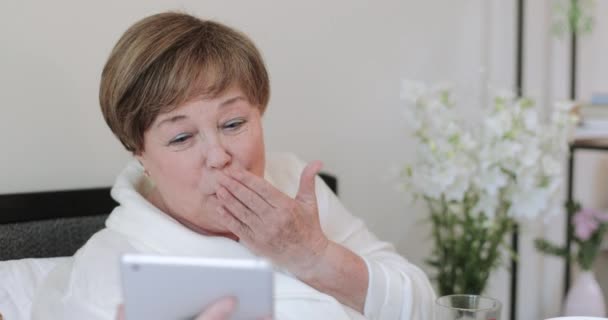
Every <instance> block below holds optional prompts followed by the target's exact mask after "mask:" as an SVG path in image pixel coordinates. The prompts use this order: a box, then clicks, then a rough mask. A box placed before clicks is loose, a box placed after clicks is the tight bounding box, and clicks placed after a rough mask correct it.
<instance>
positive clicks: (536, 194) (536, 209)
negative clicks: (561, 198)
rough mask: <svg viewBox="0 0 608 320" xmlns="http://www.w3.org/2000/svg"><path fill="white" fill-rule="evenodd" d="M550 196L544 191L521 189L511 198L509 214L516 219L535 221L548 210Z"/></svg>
mask: <svg viewBox="0 0 608 320" xmlns="http://www.w3.org/2000/svg"><path fill="white" fill-rule="evenodd" d="M548 196H549V194H548V193H547V190H544V189H528V190H526V189H520V190H517V192H515V193H514V194H513V197H512V198H511V201H512V202H511V207H510V208H509V212H508V214H509V215H510V216H512V217H515V218H520V219H522V218H524V219H528V220H534V219H536V217H537V216H538V215H539V214H540V213H541V212H542V211H543V210H545V209H546V208H547V200H548Z"/></svg>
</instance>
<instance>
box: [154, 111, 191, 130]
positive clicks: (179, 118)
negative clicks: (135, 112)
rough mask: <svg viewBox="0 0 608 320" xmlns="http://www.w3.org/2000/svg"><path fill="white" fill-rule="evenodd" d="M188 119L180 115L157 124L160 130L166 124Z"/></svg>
mask: <svg viewBox="0 0 608 320" xmlns="http://www.w3.org/2000/svg"><path fill="white" fill-rule="evenodd" d="M186 118H188V117H186V116H185V115H182V114H178V115H175V116H172V117H169V118H166V119H163V120H161V121H160V122H159V123H157V124H156V127H157V128H159V127H160V126H161V125H163V124H165V123H169V122H171V123H175V122H177V121H180V120H184V119H186Z"/></svg>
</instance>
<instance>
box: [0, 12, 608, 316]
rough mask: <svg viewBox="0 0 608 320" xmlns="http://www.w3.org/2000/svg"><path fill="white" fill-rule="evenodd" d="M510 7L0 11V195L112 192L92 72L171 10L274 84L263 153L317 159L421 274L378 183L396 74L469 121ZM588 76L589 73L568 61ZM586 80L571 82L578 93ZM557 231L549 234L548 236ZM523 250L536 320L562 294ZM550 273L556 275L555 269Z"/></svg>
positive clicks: (118, 161) (404, 220)
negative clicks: (139, 28)
mask: <svg viewBox="0 0 608 320" xmlns="http://www.w3.org/2000/svg"><path fill="white" fill-rule="evenodd" d="M549 1H550V0H544V1H540V2H536V1H531V2H528V3H529V4H528V6H529V7H530V8H529V12H532V13H531V14H530V16H529V17H527V19H528V21H529V22H528V23H529V24H530V25H531V26H532V27H530V31H527V32H530V38H529V39H528V40H527V42H526V46H527V48H528V49H527V53H526V59H527V61H528V62H527V68H529V69H527V71H526V79H527V80H526V90H525V91H527V92H528V93H529V94H532V95H533V96H534V97H536V98H538V99H539V100H540V101H541V103H546V102H547V101H549V100H551V99H552V97H553V96H560V94H559V93H563V90H562V89H561V88H560V82H559V79H562V78H563V77H562V76H563V71H560V69H559V66H563V63H562V62H561V61H562V60H563V59H565V58H566V56H565V55H564V53H562V49H563V48H564V46H563V45H560V44H559V43H555V42H554V41H552V40H549V36H548V34H547V33H546V32H545V31H544V28H545V26H546V25H547V24H548V22H547V21H546V19H548V18H547V15H548V11H547V10H549V9H548V8H549V5H548V3H549ZM514 3H515V1H514V0H508V1H505V0H427V1H416V0H407V1H405V0H401V1H400V0H385V1H374V2H371V1H363V0H336V1H321V0H309V1H293V2H292V1H289V2H288V1H270V0H258V1H229V0H228V1H227V0H224V1H221V0H216V1H210V0H207V1H201V0H198V1H194V0H193V1H168V0H166V1H160V0H154V1H146V2H141V1H124V0H109V1H94V2H93V1H91V2H89V1H86V2H85V1H77V0H69V1H68V0H58V1H18V0H5V1H2V2H0V43H1V49H0V101H2V106H1V107H0V110H1V115H0V137H1V138H0V193H11V192H26V191H35V190H52V189H68V188H82V187H92V186H104V185H110V184H112V182H113V180H114V177H115V175H116V174H117V173H118V171H119V170H120V169H121V167H122V166H123V165H124V163H125V162H126V161H127V159H128V157H129V155H128V154H127V153H126V152H124V151H123V150H122V147H121V145H120V144H119V143H118V141H117V140H116V139H115V138H114V137H113V136H112V134H111V132H110V131H109V129H108V128H107V127H106V125H105V123H104V121H103V119H102V116H101V113H100V111H99V106H98V100H97V92H98V85H99V76H100V73H101V69H102V66H103V64H104V63H105V59H106V57H107V55H108V54H109V51H110V50H111V48H112V46H113V45H114V43H115V42H116V40H117V39H118V38H119V36H120V34H121V33H122V32H123V31H124V30H125V29H126V28H127V27H128V26H129V25H130V24H132V23H133V22H135V21H136V20H137V19H140V18H142V17H144V16H146V15H149V14H152V13H156V12H160V11H163V10H167V9H181V10H186V11H187V12H190V13H194V14H196V15H199V16H201V17H204V18H213V19H216V20H219V21H221V22H224V23H227V24H229V25H231V26H234V27H236V28H238V29H241V30H243V31H244V32H246V33H247V34H249V35H250V36H251V37H252V38H253V40H254V41H255V42H256V43H257V45H258V46H259V48H260V49H261V51H262V53H263V55H264V56H265V58H266V63H267V66H268V69H269V71H270V75H271V83H272V98H271V102H270V106H269V109H268V112H267V114H266V116H265V126H266V139H267V145H268V148H269V149H272V150H288V151H294V152H296V153H298V154H300V155H301V156H302V157H303V158H305V159H308V160H312V159H321V160H323V161H324V162H325V164H326V170H328V171H331V172H333V173H335V174H337V175H338V176H339V178H340V196H341V198H342V199H343V201H344V202H345V204H346V205H347V207H349V208H351V209H352V211H353V212H354V213H356V214H358V215H360V216H361V217H363V219H365V221H366V222H367V223H368V225H369V226H370V228H371V229H372V230H373V231H375V232H376V233H378V234H379V235H380V237H381V238H383V239H386V240H389V241H391V242H394V243H396V244H397V247H398V249H399V251H400V252H401V253H402V254H403V255H405V256H406V257H408V258H409V259H411V260H412V261H414V262H415V263H417V264H419V265H422V261H423V259H424V258H425V257H426V256H427V255H428V252H429V248H430V238H429V237H428V228H427V226H426V225H425V224H424V223H423V221H422V220H423V219H424V218H425V217H426V214H425V212H424V210H423V209H422V207H421V206H420V205H412V204H411V203H410V202H409V199H408V198H407V196H406V195H404V194H401V193H399V192H398V191H396V189H395V188H394V185H395V183H394V181H391V180H390V170H389V169H390V168H391V167H393V166H395V165H400V164H403V163H404V162H406V161H407V160H408V159H412V158H413V156H414V154H413V144H412V140H411V139H410V138H409V137H408V136H407V134H406V132H407V131H406V128H404V124H403V121H402V120H401V118H400V110H399V106H400V104H399V100H398V97H399V81H400V78H414V79H423V80H430V81H438V80H450V81H453V82H455V83H457V84H461V85H463V88H464V90H465V97H464V99H465V102H469V103H468V104H467V106H468V109H467V107H465V109H466V110H465V112H469V113H475V112H476V110H477V109H478V108H479V105H478V104H477V102H479V100H480V99H483V98H484V96H483V92H484V91H483V88H484V85H483V84H482V81H485V80H487V81H489V82H490V83H491V84H493V85H496V86H503V87H512V86H513V83H514V74H513V68H514V65H513V64H514V30H515V25H514V22H515V18H514V13H515V12H514V10H515V5H514ZM598 9H601V10H604V11H603V12H606V10H607V8H605V7H603V8H598ZM539 21H540V23H539ZM603 26H604V27H602V28H604V29H605V24H604V25H603ZM605 32H608V31H603V32H602V33H600V32H597V33H596V34H602V35H604V34H605ZM596 42H600V41H596ZM602 45H603V46H604V47H603V48H604V49H603V50H606V49H605V48H606V47H605V46H606V44H605V43H604V44H602ZM588 46H591V45H588ZM586 48H587V47H586ZM589 48H590V49H584V50H586V51H584V52H583V53H582V55H583V56H584V57H587V58H588V59H589V60H590V61H601V59H600V58H599V56H594V52H596V50H597V48H595V47H589ZM604 53H605V51H604ZM603 56H605V54H604V55H603ZM560 59H562V60H560ZM585 68H587V69H585ZM588 69H591V71H593V68H592V67H589V66H583V67H581V70H588ZM604 69H605V68H604ZM480 71H484V72H483V73H480ZM585 72H586V71H585ZM604 73H605V72H604ZM596 76H597V77H600V78H601V73H600V72H599V71H596V73H594V76H592V77H591V79H593V81H596V82H593V83H597V80H595V79H596V78H595V77H596ZM556 79H557V80H556ZM602 79H605V78H602ZM547 83H551V84H550V85H547ZM586 83H587V82H584V81H582V82H581V85H582V86H585V88H587V86H588V84H586ZM602 85H603V86H604V88H605V86H606V84H605V82H604V83H603V84H602ZM585 90H586V89H583V88H581V91H585ZM558 229H559V230H562V229H563V228H562V227H561V226H560V227H559V228H558ZM560 235H561V234H560V233H559V231H557V233H556V234H555V235H554V236H555V237H558V238H559V236H560ZM524 239H525V240H522V241H529V239H528V238H524ZM522 250H524V252H525V256H523V257H522V260H523V261H524V262H523V263H522V264H523V265H522V266H521V268H522V272H525V275H524V276H522V279H521V281H522V282H520V292H521V295H520V298H519V308H520V313H519V315H520V319H541V318H542V316H543V315H547V314H552V313H555V312H557V311H555V310H556V309H557V308H559V297H555V294H553V295H550V297H547V295H545V294H544V293H543V289H544V288H546V287H547V286H549V287H550V288H552V289H551V290H552V291H555V290H557V291H559V289H558V288H556V287H559V284H553V285H552V284H551V283H549V280H550V279H548V278H547V277H546V276H545V277H544V278H543V277H542V275H543V270H544V269H543V268H544V263H546V262H545V261H546V259H542V258H539V257H538V256H536V255H535V252H534V251H533V250H531V249H530V247H529V245H523V249H522ZM525 261H532V262H531V264H527V262H525ZM547 263H549V266H550V268H551V270H554V271H556V272H558V271H559V269H558V268H559V264H557V263H553V265H552V264H551V262H547ZM535 279H538V280H535ZM543 279H544V280H543ZM553 279H554V278H553ZM507 280H508V274H507V272H506V271H505V270H501V271H500V272H498V273H497V274H496V275H495V276H494V277H493V279H492V283H491V285H490V289H489V291H488V292H489V294H491V295H493V296H496V297H498V298H499V299H501V300H503V301H504V302H505V309H506V308H508V299H507V288H508V287H507ZM543 281H544V282H543ZM554 282H555V281H554ZM530 299H531V300H530ZM527 301H532V303H526V302H527Z"/></svg>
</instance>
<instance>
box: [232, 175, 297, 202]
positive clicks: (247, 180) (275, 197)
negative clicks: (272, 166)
mask: <svg viewBox="0 0 608 320" xmlns="http://www.w3.org/2000/svg"><path fill="white" fill-rule="evenodd" d="M228 175H229V176H230V177H231V178H233V179H234V180H236V181H238V182H240V183H241V184H242V185H244V186H245V187H247V188H248V189H250V190H252V191H253V192H255V193H257V194H258V195H259V196H260V197H261V198H262V199H264V200H265V201H266V202H268V203H269V204H270V205H271V206H273V207H279V206H280V205H281V204H282V203H283V201H285V197H286V196H285V195H284V194H283V192H281V191H279V190H278V189H276V188H275V187H274V186H273V185H272V184H270V183H269V182H268V181H266V180H264V178H260V177H258V176H256V175H255V174H253V173H251V172H249V171H247V170H244V169H241V168H230V169H229V170H228Z"/></svg>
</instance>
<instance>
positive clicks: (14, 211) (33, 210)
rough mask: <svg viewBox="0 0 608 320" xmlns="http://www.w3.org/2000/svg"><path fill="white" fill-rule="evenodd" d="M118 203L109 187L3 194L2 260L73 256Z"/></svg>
mask: <svg viewBox="0 0 608 320" xmlns="http://www.w3.org/2000/svg"><path fill="white" fill-rule="evenodd" d="M115 206H116V202H114V200H113V199H112V198H111V197H110V188H96V189H82V190H69V191H51V192H32V193H18V194H6V195H0V244H2V245H0V260H10V259H21V258H41V257H59V256H70V255H72V254H74V252H76V250H77V249H78V248H79V247H81V246H82V245H83V244H84V243H85V242H86V240H87V239H88V238H89V237H90V236H91V235H92V234H93V233H95V232H96V231H98V230H100V229H101V228H103V225H104V221H105V219H106V217H107V215H108V214H109V213H110V212H111V211H112V209H113V208H114V207H115Z"/></svg>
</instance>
